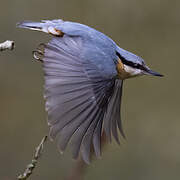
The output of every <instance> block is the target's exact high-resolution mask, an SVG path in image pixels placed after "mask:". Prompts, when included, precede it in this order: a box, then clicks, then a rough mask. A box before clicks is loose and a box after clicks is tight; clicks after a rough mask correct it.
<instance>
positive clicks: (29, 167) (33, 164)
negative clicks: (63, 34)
mask: <svg viewBox="0 0 180 180" xmlns="http://www.w3.org/2000/svg"><path fill="white" fill-rule="evenodd" d="M46 140H47V136H44V137H43V139H42V140H41V142H40V144H39V146H37V147H36V150H35V153H34V157H33V159H32V161H31V163H30V164H28V165H27V167H26V170H25V171H24V173H23V174H20V175H19V176H18V178H17V179H19V180H26V179H27V178H28V177H29V176H30V175H31V174H32V172H33V169H34V168H35V167H36V164H37V162H38V159H39V157H40V156H41V153H42V150H43V146H44V143H45V141H46Z"/></svg>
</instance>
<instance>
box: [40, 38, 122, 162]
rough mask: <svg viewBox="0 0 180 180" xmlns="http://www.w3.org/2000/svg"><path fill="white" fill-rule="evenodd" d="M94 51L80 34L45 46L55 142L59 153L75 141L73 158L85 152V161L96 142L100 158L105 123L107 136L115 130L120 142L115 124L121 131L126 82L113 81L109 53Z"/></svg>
mask: <svg viewBox="0 0 180 180" xmlns="http://www.w3.org/2000/svg"><path fill="white" fill-rule="evenodd" d="M90 47H91V48H93V46H92V45H89V43H88V44H87V42H86V40H84V39H83V38H82V37H81V36H69V35H66V34H65V35H64V36H63V37H62V38H59V37H54V38H53V39H52V40H51V41H50V42H49V43H48V44H47V45H45V50H44V57H43V69H44V74H45V99H46V110H47V112H48V124H49V126H50V137H51V138H52V139H53V140H54V139H56V141H57V144H58V148H59V149H60V150H61V151H64V150H65V148H66V146H67V144H68V143H69V142H71V146H72V152H73V157H74V158H77V157H78V154H79V152H81V154H82V157H83V159H84V160H85V161H86V162H87V163H88V162H89V154H90V149H91V145H92V144H93V145H94V151H95V153H96V155H97V156H99V155H100V139H101V133H102V128H103V121H104V129H105V131H106V134H107V135H108V136H111V132H112V134H113V135H114V137H115V138H116V140H117V141H118V135H117V126H118V127H120V131H121V123H120V100H121V89H122V81H121V80H117V79H115V77H116V74H117V72H116V65H115V64H114V63H113V60H112V58H111V55H110V56H108V55H107V56H106V54H105V52H103V53H102V52H99V50H100V49H98V48H97V49H96V50H94V54H91V53H92V52H91V51H92V50H89V48H90ZM94 48H96V47H94ZM93 57H94V58H95V57H96V59H97V61H96V59H93ZM100 58H102V62H103V63H106V65H104V64H103V63H100V62H99V61H100ZM104 58H105V59H106V62H104V61H103V60H104ZM110 58H111V59H110ZM96 62H97V63H96ZM116 88H117V89H116ZM114 118H115V119H114ZM121 132H122V131H121ZM70 140H71V141H70Z"/></svg>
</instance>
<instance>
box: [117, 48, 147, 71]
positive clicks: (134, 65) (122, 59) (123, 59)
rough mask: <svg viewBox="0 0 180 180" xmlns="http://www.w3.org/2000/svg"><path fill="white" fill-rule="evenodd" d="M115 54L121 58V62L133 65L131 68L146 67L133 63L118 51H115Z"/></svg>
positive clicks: (143, 68)
mask: <svg viewBox="0 0 180 180" xmlns="http://www.w3.org/2000/svg"><path fill="white" fill-rule="evenodd" d="M116 55H117V56H118V57H119V58H120V59H121V61H122V62H123V64H125V65H128V66H130V67H133V68H136V69H141V70H146V68H145V67H144V66H142V65H141V64H137V63H133V62H131V61H127V60H126V59H125V58H124V57H122V56H121V55H120V54H119V53H118V52H116Z"/></svg>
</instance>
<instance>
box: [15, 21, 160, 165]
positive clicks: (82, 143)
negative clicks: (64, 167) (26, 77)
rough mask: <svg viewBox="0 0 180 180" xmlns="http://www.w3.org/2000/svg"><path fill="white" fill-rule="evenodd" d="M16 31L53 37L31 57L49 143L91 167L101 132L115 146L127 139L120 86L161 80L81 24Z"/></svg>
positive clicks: (98, 151)
mask: <svg viewBox="0 0 180 180" xmlns="http://www.w3.org/2000/svg"><path fill="white" fill-rule="evenodd" d="M17 27H19V28H27V29H30V30H36V31H41V32H45V33H48V34H50V35H52V39H51V40H50V41H49V42H48V43H46V44H44V43H41V44H40V45H39V47H40V46H43V50H41V48H39V47H38V48H37V49H36V50H35V51H34V52H33V53H34V57H35V58H36V59H37V60H39V61H41V62H42V68H43V71H44V79H45V85H44V88H45V90H44V98H45V107H46V111H47V116H48V117H47V118H48V125H49V137H50V139H51V140H53V141H55V142H56V144H57V147H58V149H59V150H60V152H64V151H65V149H66V147H67V145H70V146H71V149H72V157H73V158H74V159H77V158H78V157H79V156H81V157H82V159H83V160H84V162H86V163H87V164H89V163H90V154H91V153H94V154H95V156H96V157H97V158H98V157H101V137H102V133H103V132H105V134H106V137H107V138H108V139H109V140H110V141H111V139H112V136H113V137H114V139H115V140H116V142H117V143H118V144H119V143H120V140H119V134H121V136H122V137H124V138H125V133H124V131H123V128H122V122H121V99H122V88H123V82H124V80H125V79H128V78H132V77H137V76H142V75H152V76H159V77H162V76H163V75H162V74H160V73H158V72H155V71H153V70H151V69H150V68H149V67H148V66H147V65H146V63H145V61H144V60H143V59H142V58H141V57H140V56H137V55H135V54H133V53H131V52H129V51H127V50H124V49H122V48H120V47H119V46H118V45H117V44H116V43H115V42H114V41H113V40H112V39H111V38H110V37H108V36H106V35H105V34H103V33H101V32H100V31H98V30H96V29H94V28H92V27H89V26H87V25H84V24H80V23H77V22H71V21H64V20H62V19H54V20H41V21H40V22H33V21H22V22H19V23H17Z"/></svg>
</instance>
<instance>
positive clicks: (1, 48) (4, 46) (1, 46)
mask: <svg viewBox="0 0 180 180" xmlns="http://www.w3.org/2000/svg"><path fill="white" fill-rule="evenodd" d="M14 47H15V46H14V41H9V40H7V41H5V42H3V43H0V51H4V50H7V49H9V50H13V49H14Z"/></svg>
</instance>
